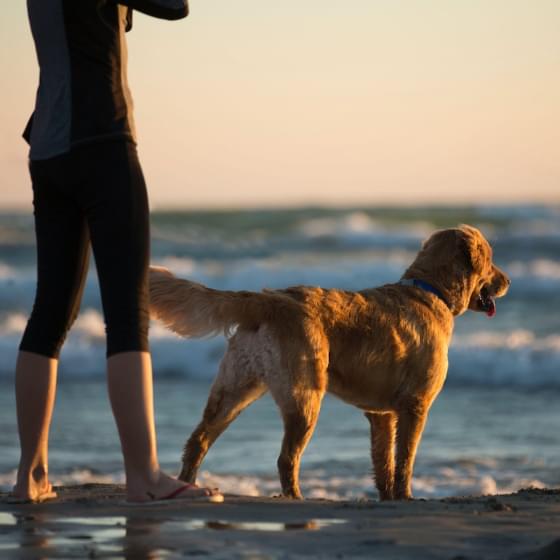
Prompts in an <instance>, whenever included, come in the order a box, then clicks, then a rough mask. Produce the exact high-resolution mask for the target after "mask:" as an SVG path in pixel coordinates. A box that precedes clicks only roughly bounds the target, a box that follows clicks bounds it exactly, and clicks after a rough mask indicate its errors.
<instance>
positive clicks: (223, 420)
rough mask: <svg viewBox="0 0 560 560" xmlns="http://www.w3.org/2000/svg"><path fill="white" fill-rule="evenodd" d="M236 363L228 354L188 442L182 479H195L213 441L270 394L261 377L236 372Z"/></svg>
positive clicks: (184, 454)
mask: <svg viewBox="0 0 560 560" xmlns="http://www.w3.org/2000/svg"><path fill="white" fill-rule="evenodd" d="M234 365H235V364H232V363H231V362H228V361H227V356H226V359H224V361H223V362H222V364H221V365H220V373H219V374H218V377H217V378H216V381H215V382H214V385H213V386H212V389H211V390H210V395H209V397H208V402H207V404H206V408H205V410H204V413H203V416H202V420H201V422H200V424H199V425H198V426H197V428H196V429H195V430H194V432H193V433H192V435H191V436H190V438H189V439H188V441H187V443H186V444H185V448H184V451H183V467H182V470H181V473H180V475H179V479H180V480H184V481H185V482H191V483H194V482H195V480H196V475H197V473H198V469H199V467H200V465H201V463H202V461H203V460H204V457H205V456H206V454H207V453H208V450H209V449H210V447H211V446H212V444H213V443H214V442H215V441H216V439H218V437H219V436H220V435H221V434H222V433H223V432H224V430H225V429H226V428H227V427H228V426H229V425H230V424H231V423H232V422H233V421H234V420H235V419H236V418H237V416H239V414H240V413H241V412H242V411H243V410H244V409H245V408H247V407H248V406H249V405H250V404H251V403H252V402H254V401H255V400H257V399H258V398H260V397H261V396H262V395H264V393H266V390H267V388H266V386H265V384H264V383H263V381H262V380H261V379H260V378H257V377H255V376H250V375H247V374H244V372H242V371H233V370H232V368H233V367H234Z"/></svg>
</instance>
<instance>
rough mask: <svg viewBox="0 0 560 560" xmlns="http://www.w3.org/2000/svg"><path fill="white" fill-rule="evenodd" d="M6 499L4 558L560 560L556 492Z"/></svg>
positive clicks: (112, 494) (67, 494)
mask: <svg viewBox="0 0 560 560" xmlns="http://www.w3.org/2000/svg"><path fill="white" fill-rule="evenodd" d="M58 492H59V499H57V500H56V501H53V502H49V503H45V504H40V505H10V504H7V503H6V502H5V499H6V495H5V494H4V495H3V496H2V497H1V498H0V500H1V503H0V557H1V558H127V559H132V558H134V559H136V558H137V559H143V558H145V559H148V558H149V559H157V558H216V559H226V558H227V559H229V558H232V559H234V558H247V559H249V558H250V559H267V558H271V559H272V558H382V559H395V560H396V559H414V560H423V559H432V558H434V559H447V560H451V559H454V560H459V559H463V560H467V559H472V560H475V559H476V560H478V559H494V558H495V559H512V560H514V559H519V560H553V559H554V560H557V559H560V490H540V489H528V490H521V491H519V492H518V493H516V494H511V495H500V496H482V497H461V498H447V499H443V500H414V501H411V502H394V503H379V502H374V501H363V502H359V501H357V502H336V501H327V500H306V501H303V502H295V501H289V500H285V499H282V498H254V497H244V496H233V495H226V501H225V502H224V503H223V504H205V503H188V504H186V503H184V502H183V503H179V502H170V503H169V504H164V505H149V506H143V507H131V506H128V505H127V504H125V503H124V493H123V488H122V487H120V486H115V485H102V484H86V485H80V486H67V487H63V488H59V489H58Z"/></svg>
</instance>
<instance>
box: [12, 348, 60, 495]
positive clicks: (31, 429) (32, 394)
mask: <svg viewBox="0 0 560 560" xmlns="http://www.w3.org/2000/svg"><path fill="white" fill-rule="evenodd" d="M57 365H58V360H56V359H55V358H49V357H47V356H41V355H39V354H32V353H29V352H20V353H19V355H18V360H17V365H16V407H17V416H18V430H19V439H20V444H21V458H20V463H19V468H18V475H17V482H16V485H15V487H14V490H13V492H12V494H13V495H14V496H16V497H18V498H21V499H23V500H26V499H28V500H31V501H41V499H45V498H51V497H55V496H56V494H55V493H53V492H52V487H51V484H50V482H49V473H48V471H49V467H48V464H49V457H48V455H49V427H50V424H51V418H52V411H53V407H54V400H55V393H56V370H57Z"/></svg>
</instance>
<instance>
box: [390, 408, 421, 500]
mask: <svg viewBox="0 0 560 560" xmlns="http://www.w3.org/2000/svg"><path fill="white" fill-rule="evenodd" d="M427 418H428V408H427V407H425V406H423V405H421V404H417V403H414V404H413V405H412V406H408V407H406V408H401V409H399V410H398V411H397V464H396V468H395V486H394V498H395V499H396V500H410V499H412V489H411V481H412V470H413V468H414V460H415V458H416V451H417V449H418V444H419V443H420V438H421V437H422V432H423V430H424V426H425V425H426V420H427Z"/></svg>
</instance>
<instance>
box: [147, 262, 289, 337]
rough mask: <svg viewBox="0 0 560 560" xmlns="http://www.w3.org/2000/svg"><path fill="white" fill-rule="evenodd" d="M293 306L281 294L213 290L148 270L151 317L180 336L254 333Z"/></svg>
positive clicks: (162, 270) (161, 271)
mask: <svg viewBox="0 0 560 560" xmlns="http://www.w3.org/2000/svg"><path fill="white" fill-rule="evenodd" d="M295 306H297V303H296V302H295V301H294V300H292V299H291V298H288V297H286V296H283V295H282V294H276V293H274V292H269V293H257V292H230V291H220V290H213V289H211V288H207V287H206V286H203V285H202V284H197V283H195V282H191V281H189V280H183V279H181V278H176V277H175V276H173V274H172V273H171V272H170V271H169V270H167V269H166V268H161V267H150V314H151V316H152V317H153V318H155V319H159V320H160V321H162V322H163V323H164V325H165V326H166V327H167V328H169V329H171V330H172V331H174V332H176V333H177V334H179V335H181V336H185V337H189V338H190V337H193V338H196V337H204V336H213V335H216V334H221V333H223V334H225V335H228V334H230V333H231V331H232V330H233V329H234V328H235V327H236V326H237V325H239V326H242V327H244V328H250V329H256V328H258V327H259V325H261V324H262V323H265V322H270V321H273V320H275V319H276V320H278V319H279V318H280V316H281V315H284V313H283V310H287V308H291V309H293V308H294V307H295Z"/></svg>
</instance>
